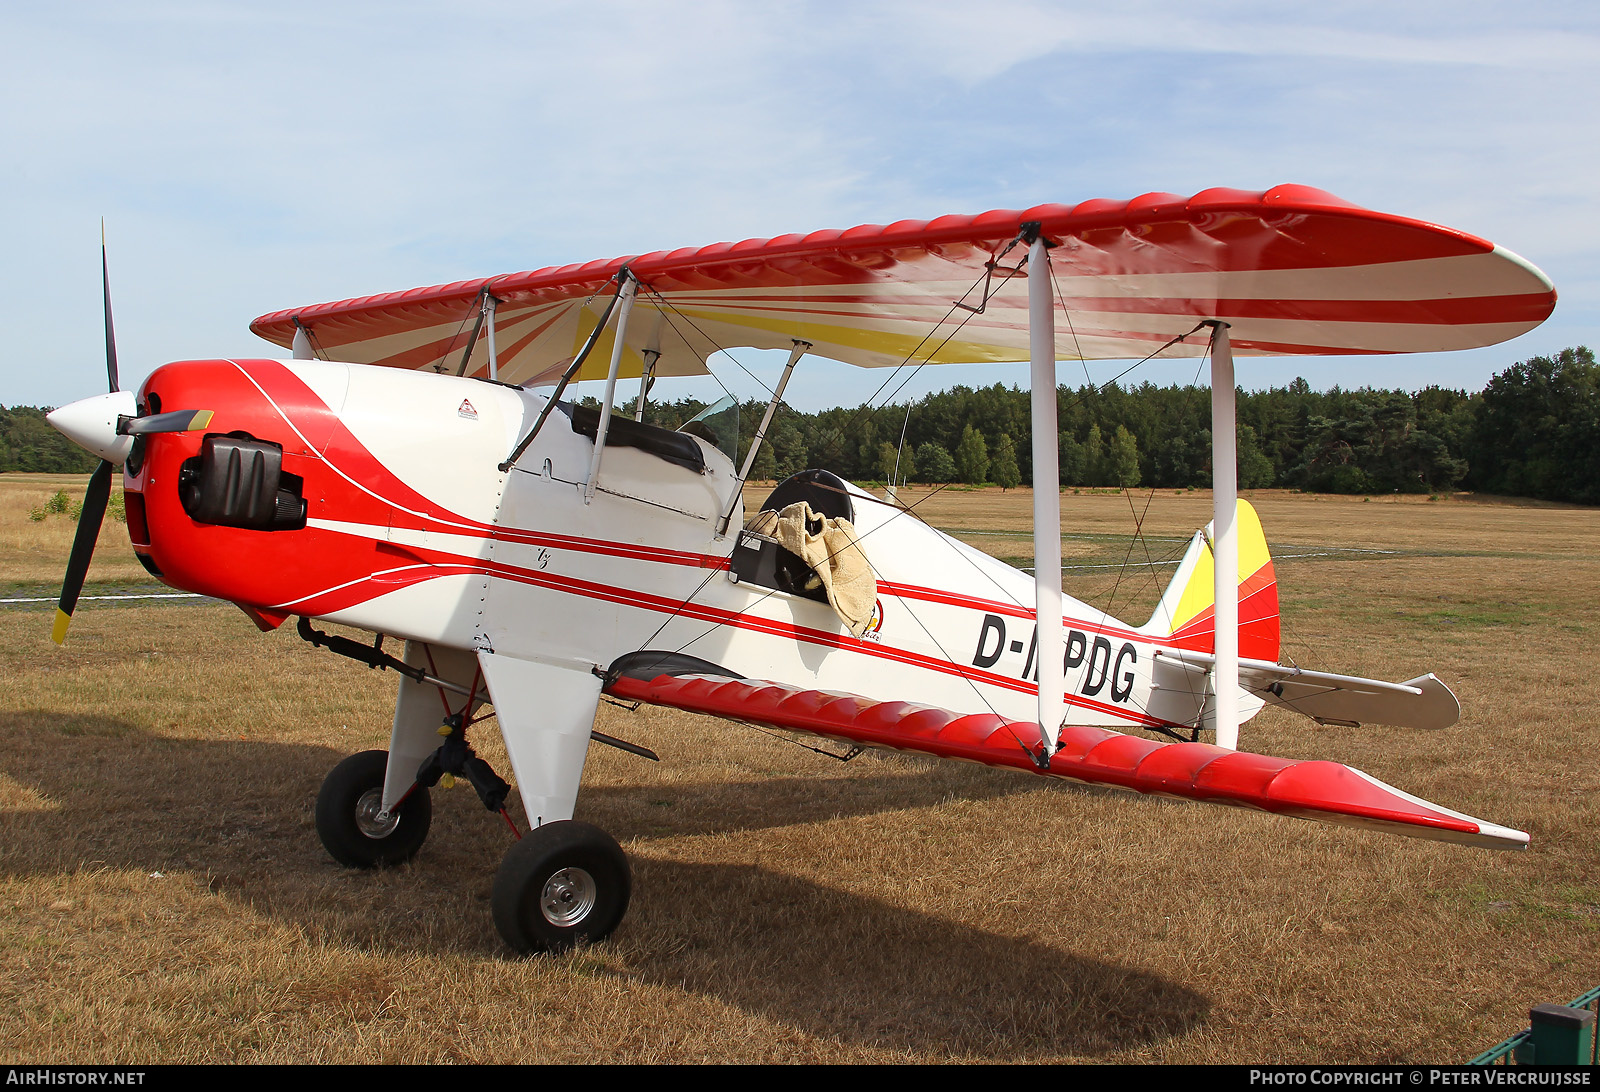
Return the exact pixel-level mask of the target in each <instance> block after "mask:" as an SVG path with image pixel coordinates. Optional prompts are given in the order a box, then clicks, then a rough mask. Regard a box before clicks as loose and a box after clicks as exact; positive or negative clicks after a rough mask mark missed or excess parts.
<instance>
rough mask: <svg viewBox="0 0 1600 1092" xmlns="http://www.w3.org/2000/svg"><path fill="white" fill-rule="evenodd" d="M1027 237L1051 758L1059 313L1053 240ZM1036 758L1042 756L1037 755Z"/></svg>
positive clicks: (1055, 707)
mask: <svg viewBox="0 0 1600 1092" xmlns="http://www.w3.org/2000/svg"><path fill="white" fill-rule="evenodd" d="M1022 230H1023V233H1024V237H1025V238H1027V240H1028V244H1029V245H1028V360H1029V364H1030V370H1029V386H1030V387H1031V388H1032V395H1031V403H1032V408H1033V594H1034V606H1035V615H1034V617H1035V618H1036V620H1037V627H1038V635H1039V636H1038V640H1039V731H1040V733H1041V735H1042V737H1043V741H1044V746H1045V753H1044V754H1043V755H1042V756H1041V757H1042V760H1043V761H1045V762H1048V761H1049V760H1050V755H1051V754H1053V753H1054V752H1055V749H1056V740H1057V738H1058V737H1059V736H1060V734H1061V706H1062V702H1063V701H1064V700H1065V699H1066V684H1065V682H1064V680H1063V678H1062V676H1063V675H1064V674H1065V671H1064V665H1063V663H1062V654H1063V648H1062V646H1063V643H1064V638H1063V636H1062V629H1061V464H1060V461H1059V456H1058V454H1057V450H1056V449H1057V446H1058V441H1057V438H1056V316H1055V300H1054V299H1053V298H1052V296H1051V293H1050V244H1049V243H1047V242H1046V241H1045V238H1044V233H1043V231H1042V230H1040V225H1039V224H1036V223H1035V224H1024V225H1022ZM1036 761H1037V759H1036Z"/></svg>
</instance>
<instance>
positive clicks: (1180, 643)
mask: <svg viewBox="0 0 1600 1092" xmlns="http://www.w3.org/2000/svg"><path fill="white" fill-rule="evenodd" d="M1237 511H1238V515H1237V517H1236V519H1237V522H1238V528H1239V574H1238V588H1239V655H1240V656H1241V657H1243V658H1245V659H1249V660H1271V661H1276V660H1277V658H1278V578H1277V576H1276V574H1274V572H1273V569H1272V556H1271V554H1269V553H1268V551H1267V536H1266V535H1265V534H1264V533H1263V532H1262V530H1261V520H1260V519H1259V518H1258V517H1257V516H1256V510H1255V509H1254V508H1252V507H1251V506H1250V502H1249V501H1244V500H1241V501H1239V507H1238V510H1237ZM1210 540H1211V525H1210V524H1207V525H1206V527H1205V528H1204V529H1203V530H1200V531H1196V532H1195V535H1194V538H1193V539H1191V540H1190V542H1189V549H1188V552H1187V553H1185V554H1184V555H1183V561H1182V562H1181V563H1180V564H1179V565H1178V571H1177V573H1176V574H1175V575H1174V576H1173V578H1172V583H1170V584H1168V585H1167V590H1166V591H1165V592H1164V593H1163V594H1162V596H1161V602H1160V603H1158V604H1156V610H1155V613H1154V614H1152V615H1151V616H1150V621H1149V623H1147V624H1146V626H1145V631H1146V632H1147V633H1163V634H1167V635H1169V636H1168V643H1169V644H1172V645H1175V646H1177V647H1178V648H1187V649H1192V650H1194V651H1196V652H1213V651H1215V646H1216V598H1215V593H1214V592H1213V590H1212V589H1213V587H1214V581H1213V577H1212V574H1213V572H1214V571H1215V562H1214V561H1213V559H1212V555H1211V545H1210Z"/></svg>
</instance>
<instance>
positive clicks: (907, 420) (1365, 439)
mask: <svg viewBox="0 0 1600 1092" xmlns="http://www.w3.org/2000/svg"><path fill="white" fill-rule="evenodd" d="M701 408H703V404H702V403H699V402H695V401H692V400H687V399H686V400H683V401H680V402H676V403H656V404H652V405H651V406H649V407H648V408H647V410H646V418H647V420H650V421H652V422H654V423H657V424H661V425H665V426H667V427H674V426H675V424H676V423H677V422H680V421H684V420H687V419H688V418H689V417H691V416H693V415H694V414H695V413H697V412H699V410H700V409H701ZM763 408H764V407H763V405H762V404H761V403H759V402H755V401H751V402H747V403H745V404H744V405H743V407H742V412H741V422H740V425H741V427H740V432H741V443H740V451H741V452H742V451H744V450H747V449H748V445H749V442H750V439H751V437H752V436H753V434H754V431H755V428H756V425H757V423H758V422H759V419H760V415H761V411H762V409H763ZM909 408H910V413H909V415H907V412H906V410H907V407H905V406H885V407H879V408H872V407H867V406H858V407H855V408H848V407H836V408H833V409H827V410H822V411H820V412H818V413H800V412H798V411H795V410H792V409H790V408H789V407H787V406H784V407H782V408H781V409H780V411H779V413H778V415H777V416H776V417H775V418H774V420H773V423H772V425H771V427H770V428H769V429H768V432H767V443H766V444H765V445H764V446H763V450H762V451H761V452H760V453H759V454H758V456H757V458H756V463H755V466H754V467H753V469H752V476H753V477H757V478H782V477H785V476H787V475H789V474H792V473H795V472H796V471H799V470H803V469H806V468H808V467H822V468H824V469H827V470H832V471H833V472H834V473H836V474H839V475H840V476H841V477H844V478H848V479H851V480H854V481H891V480H892V481H908V482H918V483H945V482H967V483H973V484H977V483H992V484H996V485H1000V486H1003V487H1007V488H1009V487H1012V486H1015V485H1019V484H1029V483H1031V482H1032V480H1033V456H1032V433H1031V428H1030V419H1031V413H1030V410H1029V395H1028V392H1027V391H1023V390H1019V389H1017V388H1015V387H1009V388H1008V387H1005V386H1002V385H999V384H996V385H995V386H992V387H979V388H972V387H965V386H957V387H952V388H951V389H949V390H946V391H939V392H935V393H933V394H929V395H926V396H925V397H923V398H922V400H921V401H919V402H917V403H915V404H914V405H912V406H911V407H909ZM1056 409H1057V414H1058V427H1059V429H1060V433H1059V435H1058V437H1057V440H1058V445H1059V458H1060V464H1061V465H1060V472H1061V483H1062V485H1063V486H1064V487H1094V486H1109V487H1134V486H1144V487H1154V488H1163V489H1166V488H1172V489H1182V488H1188V487H1205V486H1209V485H1210V483H1211V392H1210V390H1209V388H1206V387H1198V386H1184V387H1180V386H1165V387H1160V386H1156V385H1154V384H1150V383H1144V384H1140V385H1137V386H1119V385H1117V384H1111V385H1108V386H1105V387H1095V386H1087V385H1085V386H1081V387H1076V388H1074V387H1069V386H1062V387H1060V388H1059V389H1058V390H1057V391H1056ZM1238 420H1239V430H1238V449H1239V483H1240V485H1241V487H1243V488H1246V489H1264V488H1288V489H1300V490H1304V491H1306V492H1316V493H1356V494H1359V493H1394V492H1400V493H1441V492H1448V491H1451V490H1456V489H1472V490H1477V491H1480V492H1486V493H1502V494H1508V495H1514V496H1526V497H1538V498H1543V499H1548V500H1562V501H1573V502H1577V503H1581V504H1600V367H1597V366H1596V364H1595V359H1594V354H1593V353H1592V352H1590V350H1589V349H1588V348H1586V347H1583V346H1579V347H1577V348H1572V349H1564V350H1562V351H1561V352H1559V353H1556V354H1555V355H1554V356H1548V357H1545V356H1538V357H1533V358H1532V359H1530V360H1525V361H1522V362H1520V363H1518V364H1514V365H1512V366H1511V367H1509V368H1507V369H1506V370H1504V371H1502V372H1500V373H1498V374H1497V375H1495V376H1494V378H1493V379H1491V380H1490V381H1489V383H1488V385H1487V386H1486V387H1484V389H1483V390H1481V391H1477V392H1474V393H1468V392H1467V391H1464V390H1452V389H1449V388H1445V387H1427V388H1425V389H1423V390H1420V391H1415V392H1408V391H1403V390H1378V389H1373V388H1369V387H1363V388H1360V389H1357V390H1345V389H1342V388H1340V387H1334V388H1332V389H1331V390H1327V391H1314V390H1312V389H1311V387H1310V384H1308V383H1307V382H1306V381H1305V380H1304V379H1295V380H1294V381H1293V382H1292V383H1289V384H1287V385H1286V386H1282V387H1274V388H1271V389H1269V390H1264V391H1240V392H1238ZM902 431H903V433H904V442H903V443H902V440H901V435H902Z"/></svg>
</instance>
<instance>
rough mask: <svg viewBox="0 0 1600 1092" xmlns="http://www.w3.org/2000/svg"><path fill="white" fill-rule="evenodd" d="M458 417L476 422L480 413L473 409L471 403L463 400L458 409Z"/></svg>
mask: <svg viewBox="0 0 1600 1092" xmlns="http://www.w3.org/2000/svg"><path fill="white" fill-rule="evenodd" d="M456 416H457V417H465V418H466V419H467V420H469V421H476V420H477V419H478V411H477V410H475V409H473V408H472V403H471V402H469V401H467V400H466V399H465V398H463V399H462V400H461V405H459V406H457V407H456Z"/></svg>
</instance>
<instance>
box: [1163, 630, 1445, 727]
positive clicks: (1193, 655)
mask: <svg viewBox="0 0 1600 1092" xmlns="http://www.w3.org/2000/svg"><path fill="white" fill-rule="evenodd" d="M1156 655H1157V656H1160V657H1161V658H1162V659H1164V660H1167V659H1170V660H1176V661H1177V662H1179V663H1181V664H1183V665H1184V666H1185V667H1187V668H1189V669H1190V670H1192V671H1194V672H1195V673H1197V674H1203V673H1205V672H1207V671H1210V670H1211V665H1212V663H1213V660H1214V657H1212V656H1210V655H1209V654H1206V653H1198V652H1189V651H1185V650H1178V651H1173V650H1166V649H1164V650H1162V651H1160V652H1158V653H1156ZM1239 685H1240V686H1242V687H1244V688H1245V689H1246V690H1247V691H1249V692H1250V693H1251V694H1254V695H1256V696H1257V697H1259V698H1260V699H1261V700H1262V701H1264V702H1266V703H1267V704H1268V705H1281V706H1283V707H1284V708H1286V709H1292V710H1294V711H1295V712H1296V713H1300V714H1303V715H1305V716H1308V717H1310V718H1311V719H1312V720H1314V721H1317V722H1318V723H1319V724H1340V725H1347V726H1349V727H1356V726H1358V725H1362V724H1389V725H1394V726H1395V727H1398V728H1448V727H1450V726H1451V725H1452V724H1454V723H1456V721H1458V720H1460V719H1461V703H1460V702H1458V701H1457V700H1456V696H1455V694H1453V693H1451V691H1450V688H1449V687H1448V686H1446V685H1445V684H1444V683H1443V682H1442V681H1441V680H1440V679H1439V678H1438V676H1436V675H1431V674H1429V675H1423V676H1420V677H1419V678H1415V679H1407V680H1406V681H1405V682H1403V683H1391V682H1382V681H1380V680H1378V679H1362V678H1357V677H1356V676H1354V675H1334V674H1331V673H1329V672H1326V671H1306V670H1303V669H1301V668H1298V667H1286V666H1284V665H1283V664H1275V663H1268V662H1266V661H1262V660H1245V659H1241V660H1240V661H1239Z"/></svg>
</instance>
